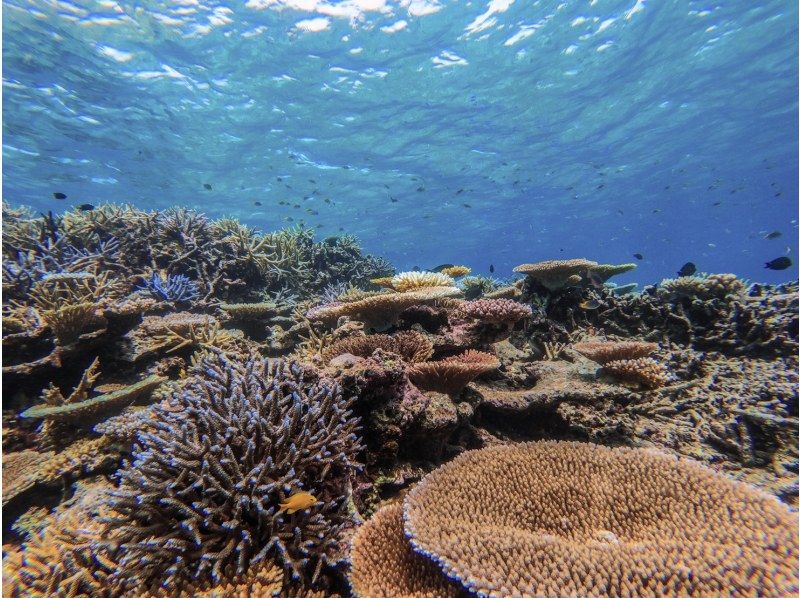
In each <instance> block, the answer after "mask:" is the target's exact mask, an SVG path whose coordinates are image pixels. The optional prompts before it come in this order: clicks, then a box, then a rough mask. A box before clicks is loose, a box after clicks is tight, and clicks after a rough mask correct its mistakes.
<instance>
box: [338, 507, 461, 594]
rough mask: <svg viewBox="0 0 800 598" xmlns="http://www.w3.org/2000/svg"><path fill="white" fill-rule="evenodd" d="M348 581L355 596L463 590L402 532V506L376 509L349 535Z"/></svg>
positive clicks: (449, 592)
mask: <svg viewBox="0 0 800 598" xmlns="http://www.w3.org/2000/svg"><path fill="white" fill-rule="evenodd" d="M350 560H351V562H352V570H351V573H350V585H351V586H352V588H353V594H354V595H355V596H356V598H450V597H456V596H460V595H461V594H462V593H463V591H460V588H459V587H458V586H457V585H456V584H454V583H453V582H451V581H449V580H448V579H447V578H446V577H445V576H444V575H443V574H442V572H441V571H440V570H439V568H438V567H437V566H436V565H435V564H434V563H433V562H431V561H429V560H427V559H426V558H425V557H423V556H421V555H418V554H416V553H415V552H414V551H413V550H412V549H411V546H410V544H409V543H408V540H407V539H406V537H405V536H404V535H403V507H402V506H401V505H399V504H393V505H388V506H386V507H383V508H382V509H380V510H379V511H378V512H377V513H375V515H373V517H372V519H370V520H369V521H367V522H366V523H365V524H364V525H362V526H361V527H360V528H359V530H358V532H356V535H355V536H354V537H353V547H352V550H351V552H350Z"/></svg>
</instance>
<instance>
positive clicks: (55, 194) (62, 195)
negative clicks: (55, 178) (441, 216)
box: [53, 191, 67, 199]
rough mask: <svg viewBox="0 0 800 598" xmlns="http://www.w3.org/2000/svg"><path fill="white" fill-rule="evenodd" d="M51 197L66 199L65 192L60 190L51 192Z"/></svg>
mask: <svg viewBox="0 0 800 598" xmlns="http://www.w3.org/2000/svg"><path fill="white" fill-rule="evenodd" d="M53 197H55V198H56V199H67V194H66V193H61V192H60V191H56V192H55V193H53Z"/></svg>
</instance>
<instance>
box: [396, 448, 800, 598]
mask: <svg viewBox="0 0 800 598" xmlns="http://www.w3.org/2000/svg"><path fill="white" fill-rule="evenodd" d="M404 515H405V532H406V535H407V536H408V537H409V538H410V540H411V544H412V546H413V548H414V549H415V550H416V551H417V552H418V553H421V554H425V555H429V556H430V557H431V558H432V559H433V560H434V561H435V562H437V563H438V564H439V566H440V567H441V568H442V569H443V571H444V572H445V573H446V574H447V575H448V576H449V577H451V578H455V579H457V580H459V581H461V583H463V584H464V585H465V586H466V587H467V588H468V589H470V590H471V591H472V592H475V593H477V594H480V595H492V596H499V595H504V596H520V597H522V596H525V597H527V596H535V595H536V596H542V595H553V596H563V595H568V596H599V595H607V596H642V595H705V596H718V595H722V594H728V593H730V592H731V591H732V588H735V589H736V592H737V593H740V594H742V595H753V596H754V595H758V596H776V597H777V596H786V595H793V594H795V593H796V592H797V588H798V578H797V569H796V564H797V557H798V545H797V521H796V515H794V514H793V513H792V512H791V511H790V510H789V509H788V508H787V507H786V506H785V505H782V504H781V503H779V502H778V501H777V500H776V499H775V498H774V497H772V496H768V495H766V494H764V493H762V492H761V491H759V490H757V489H755V488H753V487H751V486H748V485H745V484H740V483H738V482H734V481H732V480H730V479H728V478H726V477H723V476H721V475H720V474H717V473H714V472H713V471H711V470H709V469H706V468H704V467H702V466H700V465H698V464H696V463H694V462H691V461H687V460H681V459H677V458H674V457H671V456H668V455H665V454H662V453H658V452H656V451H653V450H647V449H628V448H617V449H609V448H606V447H601V446H597V445H592V444H588V443H575V442H534V443H524V444H517V445H511V446H499V447H492V448H487V449H483V450H480V451H473V452H469V453H465V454H463V455H461V456H459V457H457V458H456V459H455V460H453V461H452V462H450V463H449V464H447V465H445V466H443V467H441V468H440V469H438V470H436V471H434V472H433V473H431V474H430V475H429V476H427V477H426V478H425V479H424V480H423V481H422V482H421V483H420V484H419V485H417V486H416V487H415V488H414V489H413V490H412V491H411V492H410V493H409V494H408V496H407V498H406V500H405V512H404Z"/></svg>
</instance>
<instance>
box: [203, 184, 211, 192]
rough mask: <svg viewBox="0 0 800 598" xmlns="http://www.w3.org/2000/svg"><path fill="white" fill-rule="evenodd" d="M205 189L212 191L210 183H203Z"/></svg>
mask: <svg viewBox="0 0 800 598" xmlns="http://www.w3.org/2000/svg"><path fill="white" fill-rule="evenodd" d="M203 189H205V190H206V191H211V184H210V183H203Z"/></svg>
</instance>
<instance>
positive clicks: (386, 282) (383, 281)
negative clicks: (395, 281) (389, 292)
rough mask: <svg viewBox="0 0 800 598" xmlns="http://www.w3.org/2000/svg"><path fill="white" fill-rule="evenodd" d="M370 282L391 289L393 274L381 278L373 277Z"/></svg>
mask: <svg viewBox="0 0 800 598" xmlns="http://www.w3.org/2000/svg"><path fill="white" fill-rule="evenodd" d="M370 282H371V283H372V284H374V285H377V286H379V287H383V288H385V289H391V288H393V287H392V277H391V276H381V277H380V278H371V279H370Z"/></svg>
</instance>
